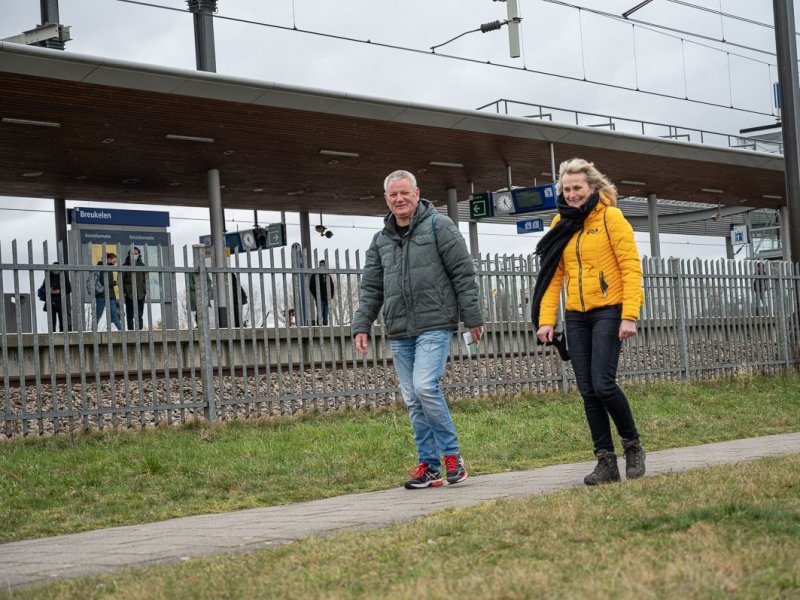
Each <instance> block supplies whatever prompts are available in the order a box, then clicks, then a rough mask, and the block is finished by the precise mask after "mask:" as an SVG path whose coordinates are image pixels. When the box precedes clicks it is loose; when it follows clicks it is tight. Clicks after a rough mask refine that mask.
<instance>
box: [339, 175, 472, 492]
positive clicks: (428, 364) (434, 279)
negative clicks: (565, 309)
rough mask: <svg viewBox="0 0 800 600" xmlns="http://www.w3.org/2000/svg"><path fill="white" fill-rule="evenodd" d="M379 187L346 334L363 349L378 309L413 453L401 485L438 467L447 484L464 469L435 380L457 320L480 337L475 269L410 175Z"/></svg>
mask: <svg viewBox="0 0 800 600" xmlns="http://www.w3.org/2000/svg"><path fill="white" fill-rule="evenodd" d="M383 189H384V198H385V199H386V204H387V206H388V207H389V214H388V215H387V216H386V218H385V219H384V228H383V229H382V230H381V231H379V232H378V233H377V234H375V237H374V238H373V239H372V244H371V245H370V247H369V250H367V258H366V262H365V264H364V274H363V276H362V279H361V297H360V300H359V305H358V310H356V313H355V315H354V316H353V325H352V332H353V338H354V341H355V346H356V350H357V351H358V352H360V353H361V354H366V353H367V351H368V349H369V334H370V332H371V330H372V323H373V321H375V319H376V318H377V317H378V314H379V313H380V311H381V308H383V315H384V321H385V324H384V328H385V331H386V333H387V334H388V336H389V343H390V345H391V348H392V356H393V359H394V367H395V371H396V372H397V381H398V384H399V386H400V391H401V393H402V395H403V400H404V402H405V403H406V406H407V407H408V416H409V419H410V420H411V427H412V429H413V430H414V442H415V443H416V445H417V454H418V459H419V464H418V465H417V466H416V467H414V468H413V469H412V470H411V473H412V477H411V479H409V480H407V481H406V482H405V484H404V485H405V487H406V488H407V489H419V488H427V487H438V486H440V485H443V484H444V480H443V479H442V473H441V471H442V466H444V468H445V475H446V479H447V483H449V484H451V485H452V484H454V483H459V482H461V481H464V479H466V478H467V470H466V468H465V467H464V461H463V460H462V458H461V453H460V449H459V444H458V435H457V434H456V427H455V425H454V423H453V419H452V417H451V415H450V410H449V408H448V407H447V401H446V400H445V397H444V395H443V394H442V389H441V379H442V376H443V375H444V370H445V363H446V362H447V356H448V355H449V354H450V345H451V343H452V340H453V332H454V331H457V330H458V328H459V323H461V322H463V323H464V327H465V328H466V329H467V330H469V332H470V334H471V336H472V341H473V342H475V343H478V342H479V341H480V339H481V334H482V332H483V310H482V308H481V300H480V295H479V293H478V284H477V283H476V281H475V268H474V266H473V263H472V258H471V257H470V255H469V251H468V250H467V246H466V244H465V243H464V237H463V236H462V235H461V232H460V231H459V230H458V227H457V226H456V225H455V223H453V221H451V220H450V219H449V218H447V217H446V216H444V215H440V214H438V213H437V212H436V208H434V206H433V204H431V203H430V202H429V201H427V200H425V199H424V198H420V190H419V188H418V187H417V180H416V178H415V177H414V175H413V174H411V173H409V172H408V171H395V172H393V173H391V174H390V175H389V176H388V177H386V179H385V180H384V182H383ZM441 455H444V465H442V459H441Z"/></svg>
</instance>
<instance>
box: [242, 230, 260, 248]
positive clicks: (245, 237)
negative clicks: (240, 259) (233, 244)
mask: <svg viewBox="0 0 800 600" xmlns="http://www.w3.org/2000/svg"><path fill="white" fill-rule="evenodd" d="M239 239H241V240H242V247H243V248H244V249H245V250H255V249H256V247H257V246H258V244H257V243H256V236H255V235H253V232H252V231H242V232H241V233H240V234H239Z"/></svg>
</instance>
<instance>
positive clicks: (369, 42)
mask: <svg viewBox="0 0 800 600" xmlns="http://www.w3.org/2000/svg"><path fill="white" fill-rule="evenodd" d="M117 1H118V2H124V3H127V4H136V5H140V6H145V7H149V8H159V9H163V10H170V11H173V12H180V13H186V14H191V13H190V11H188V10H185V9H182V8H175V7H171V6H163V5H160V4H153V3H150V2H144V1H143V0H117ZM542 1H543V2H552V3H555V4H563V5H566V6H569V7H571V8H578V7H576V6H575V5H571V4H567V3H564V2H558V1H557V0H542ZM583 10H588V11H589V12H596V11H594V10H591V9H586V8H583ZM606 14H608V13H606ZM611 16H612V17H614V18H616V19H620V17H618V16H616V15H611ZM213 18H214V19H222V20H226V21H232V22H238V23H244V24H249V25H257V26H261V27H268V28H271V29H278V30H282V31H288V32H296V33H303V34H306V35H313V36H316V37H323V38H328V39H333V40H339V41H344V42H351V43H358V44H366V45H369V46H372V47H377V48H385V49H388V50H399V51H403V52H409V53H414V54H422V55H426V56H436V57H439V58H446V59H448V60H458V61H462V62H467V63H472V64H477V65H483V66H488V67H494V68H501V69H507V70H511V71H520V72H525V73H531V74H536V75H544V76H547V77H556V78H559V79H565V80H568V81H576V82H581V83H589V84H591V85H597V86H601V87H607V88H610V89H616V90H623V91H631V92H637V93H640V94H645V95H648V96H654V97H658V98H666V99H672V100H681V101H684V102H689V103H692V104H698V105H701V106H710V107H715V108H725V109H730V110H734V111H737V112H741V113H746V114H753V115H760V116H767V117H774V116H775V115H774V113H773V112H766V111H763V110H755V109H752V108H744V107H739V106H730V105H727V104H721V103H718V102H712V101H709V100H700V99H695V98H689V97H687V96H679V95H677V94H669V93H665V92H656V91H651V90H643V89H636V88H634V87H631V86H627V85H621V84H614V83H608V82H604V81H599V80H593V79H590V78H587V77H575V76H571V75H565V74H563V73H556V72H552V71H545V70H542V69H531V68H528V67H526V66H523V67H517V66H515V65H506V64H502V63H493V62H491V61H489V60H479V59H475V58H467V57H463V56H456V55H453V54H442V53H439V52H431V51H429V50H421V49H419V48H409V47H407V46H399V45H396V44H387V43H383V42H375V41H372V40H371V39H366V40H364V39H359V38H353V37H349V36H343V35H336V34H331V33H324V32H319V31H314V30H309V29H302V28H295V27H288V26H285V25H276V24H274V23H264V22H261V21H255V20H252V19H243V18H240V17H228V16H225V15H220V14H214V15H213ZM665 35H666V34H665ZM679 39H680V38H679ZM690 43H697V42H693V41H690ZM698 45H700V46H703V44H698ZM707 47H708V48H712V49H713V50H716V51H719V52H722V51H721V50H719V48H714V47H713V46H707ZM734 56H739V57H741V58H744V59H747V60H751V61H753V62H759V63H762V64H765V65H767V66H769V67H774V66H775V65H773V64H772V63H764V62H763V61H758V60H756V59H753V58H751V57H748V56H744V55H736V54H734Z"/></svg>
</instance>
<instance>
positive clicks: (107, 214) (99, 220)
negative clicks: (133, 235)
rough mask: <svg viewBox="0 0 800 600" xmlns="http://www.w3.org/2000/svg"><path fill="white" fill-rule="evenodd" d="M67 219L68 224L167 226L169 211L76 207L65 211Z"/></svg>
mask: <svg viewBox="0 0 800 600" xmlns="http://www.w3.org/2000/svg"><path fill="white" fill-rule="evenodd" d="M67 220H68V222H69V223H70V224H73V223H74V224H91V225H128V226H134V227H169V213H168V212H164V211H156V210H124V209H121V208H82V207H76V208H71V209H69V210H68V211H67Z"/></svg>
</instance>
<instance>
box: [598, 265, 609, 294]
mask: <svg viewBox="0 0 800 600" xmlns="http://www.w3.org/2000/svg"><path fill="white" fill-rule="evenodd" d="M598 279H599V280H600V293H602V294H603V298H605V297H606V296H607V295H608V283H607V282H606V278H605V277H603V272H602V271H600V274H599V275H598Z"/></svg>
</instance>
